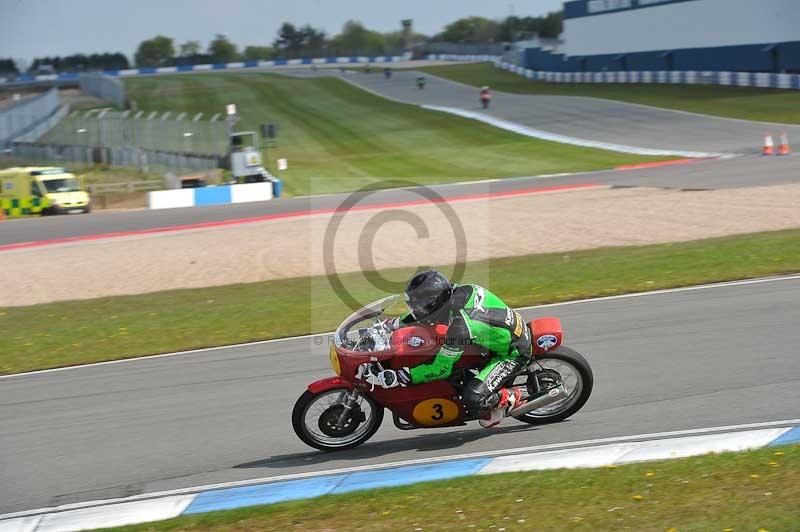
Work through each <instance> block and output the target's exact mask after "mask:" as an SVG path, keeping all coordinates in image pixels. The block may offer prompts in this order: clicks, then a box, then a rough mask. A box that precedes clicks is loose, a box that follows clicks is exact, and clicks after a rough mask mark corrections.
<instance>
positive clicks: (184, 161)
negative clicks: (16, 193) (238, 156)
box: [3, 108, 228, 172]
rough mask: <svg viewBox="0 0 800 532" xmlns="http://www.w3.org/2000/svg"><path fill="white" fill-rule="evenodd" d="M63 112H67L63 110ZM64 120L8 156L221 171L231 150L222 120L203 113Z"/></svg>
mask: <svg viewBox="0 0 800 532" xmlns="http://www.w3.org/2000/svg"><path fill="white" fill-rule="evenodd" d="M60 113H63V114H65V113H66V110H65V109H64V108H61V111H60ZM58 114H59V113H57V115H58ZM54 116H56V115H54ZM59 118H61V120H60V121H57V123H56V124H53V123H52V122H53V121H49V123H48V126H49V127H47V128H41V131H37V133H38V134H30V135H24V136H21V137H17V138H15V139H14V141H13V142H10V143H9V144H8V145H7V146H6V148H5V149H4V150H3V154H4V155H5V156H6V157H8V158H13V159H24V160H35V161H49V162H57V163H77V164H84V165H90V166H91V165H94V164H102V165H108V166H114V167H135V168H138V169H139V170H142V171H158V172H160V171H205V170H210V169H214V168H219V167H220V166H223V165H224V157H225V155H226V153H227V149H228V131H227V127H228V126H227V124H226V123H225V122H224V121H223V120H220V119H219V115H215V116H213V117H211V118H210V119H204V116H203V114H202V113H198V114H194V115H189V114H187V113H173V112H164V113H162V112H145V111H130V110H129V111H113V110H110V109H91V110H88V111H73V112H72V113H69V114H68V116H63V118H62V117H61V116H59ZM27 121H29V120H23V122H27Z"/></svg>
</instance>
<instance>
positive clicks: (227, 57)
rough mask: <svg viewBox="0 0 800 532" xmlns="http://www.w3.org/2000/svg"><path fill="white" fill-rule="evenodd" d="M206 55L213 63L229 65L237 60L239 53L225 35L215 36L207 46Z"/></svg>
mask: <svg viewBox="0 0 800 532" xmlns="http://www.w3.org/2000/svg"><path fill="white" fill-rule="evenodd" d="M208 55H210V56H211V59H212V60H213V61H214V62H215V63H230V62H232V61H238V60H239V52H238V51H237V50H236V45H235V44H233V43H232V42H231V41H229V40H228V38H227V37H226V36H225V35H222V34H219V33H218V34H217V35H216V36H215V37H214V40H213V41H211V43H210V44H209V45H208Z"/></svg>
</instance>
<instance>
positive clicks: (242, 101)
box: [125, 73, 663, 195]
mask: <svg viewBox="0 0 800 532" xmlns="http://www.w3.org/2000/svg"><path fill="white" fill-rule="evenodd" d="M125 86H126V88H127V90H128V96H129V98H130V99H132V100H135V101H136V102H137V105H138V106H139V108H141V109H145V110H148V111H149V110H159V111H173V112H178V113H180V112H188V113H190V114H191V113H198V112H202V113H206V117H209V116H211V115H213V114H216V113H220V112H224V109H225V105H226V104H229V103H235V104H236V105H237V109H238V112H239V116H240V118H241V121H240V123H239V124H238V125H237V129H239V130H251V131H252V130H256V131H257V130H258V127H259V125H260V124H262V123H265V122H272V123H276V124H277V125H278V127H279V137H278V139H277V146H275V147H270V148H269V149H268V150H267V151H266V157H265V163H266V166H267V167H269V169H270V170H271V171H273V173H276V174H277V170H276V169H275V167H274V164H275V161H276V159H277V158H286V159H287V160H288V163H289V169H288V170H286V171H283V172H280V176H281V177H282V178H283V180H284V183H285V190H286V192H287V193H289V194H293V195H306V194H321V193H328V192H342V191H350V190H354V189H355V188H359V187H362V186H366V185H375V186H376V188H378V187H380V182H381V181H382V180H385V179H387V178H413V179H414V180H415V181H417V182H420V183H422V184H431V183H446V182H456V181H466V180H471V179H485V178H497V177H509V176H527V175H537V174H549V173H557V172H577V171H588V170H598V169H603V168H611V167H614V166H617V165H619V164H624V163H625V162H635V161H637V160H639V161H644V160H659V159H656V158H645V157H638V156H632V155H629V154H620V153H614V152H609V151H603V150H596V149H589V148H582V147H578V146H569V145H563V144H555V143H551V142H546V141H542V140H538V139H532V138H529V137H525V136H522V135H517V134H515V133H511V132H508V131H504V130H501V129H497V128H494V127H492V126H489V125H486V124H481V123H479V122H476V121H473V120H469V119H466V118H459V117H455V116H453V115H450V114H446V113H439V112H434V111H428V110H425V109H422V108H420V107H417V106H414V105H406V104H401V103H397V102H393V101H390V100H387V99H385V98H381V97H379V96H375V95H373V94H370V93H368V92H366V91H363V90H360V89H357V88H355V87H353V86H351V85H349V84H347V83H345V82H344V81H342V80H339V79H333V78H318V79H308V78H293V77H288V76H280V75H276V74H264V73H260V74H259V73H239V74H236V73H224V74H203V75H197V76H157V77H152V78H141V79H129V80H125ZM176 142H183V139H176ZM662 159H663V158H662Z"/></svg>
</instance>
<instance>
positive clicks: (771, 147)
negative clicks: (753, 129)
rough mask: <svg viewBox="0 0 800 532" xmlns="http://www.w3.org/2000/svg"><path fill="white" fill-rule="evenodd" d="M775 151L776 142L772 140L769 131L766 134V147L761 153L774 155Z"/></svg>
mask: <svg viewBox="0 0 800 532" xmlns="http://www.w3.org/2000/svg"><path fill="white" fill-rule="evenodd" d="M774 153H775V143H774V142H772V135H770V134H769V133H767V134H766V135H764V148H763V149H762V150H761V155H772V154H774Z"/></svg>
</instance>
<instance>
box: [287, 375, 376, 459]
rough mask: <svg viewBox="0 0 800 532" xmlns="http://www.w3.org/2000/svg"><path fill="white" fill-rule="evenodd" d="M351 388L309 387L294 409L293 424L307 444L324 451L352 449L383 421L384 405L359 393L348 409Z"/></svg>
mask: <svg viewBox="0 0 800 532" xmlns="http://www.w3.org/2000/svg"><path fill="white" fill-rule="evenodd" d="M347 393H348V390H346V389H335V390H327V391H324V392H320V393H313V392H311V391H309V390H306V391H305V392H304V393H303V395H301V396H300V398H299V399H297V402H296V403H295V405H294V409H293V410H292V427H293V428H294V432H295V434H297V437H298V438H300V439H301V440H302V441H303V442H304V443H305V444H306V445H310V446H311V447H314V448H315V449H319V450H320V451H328V452H330V451H340V450H342V449H352V448H353V447H357V446H359V445H361V444H362V443H364V442H365V441H367V440H368V439H370V438H371V437H372V435H373V434H375V432H376V431H377V430H378V428H379V427H380V426H381V423H382V422H383V407H381V406H380V405H378V404H377V403H376V402H375V401H374V400H373V399H372V398H371V397H368V396H366V395H362V394H359V396H358V399H357V400H356V402H355V404H354V405H353V407H352V409H351V410H349V411H348V412H346V413H345V407H344V404H345V398H346V396H347Z"/></svg>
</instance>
